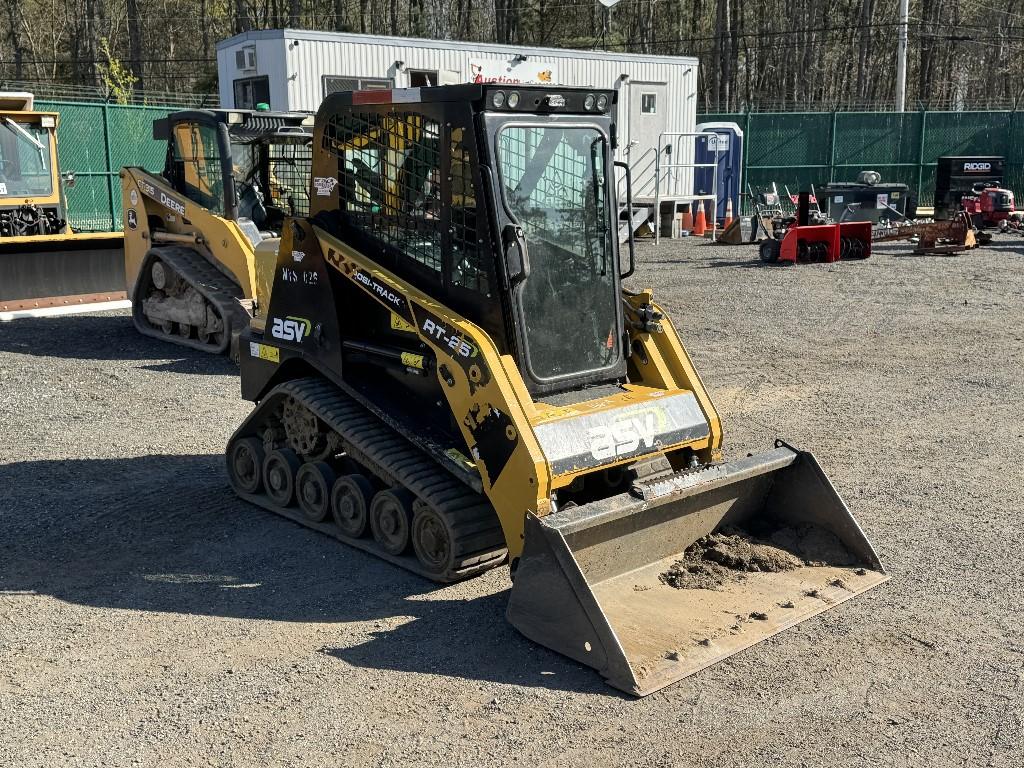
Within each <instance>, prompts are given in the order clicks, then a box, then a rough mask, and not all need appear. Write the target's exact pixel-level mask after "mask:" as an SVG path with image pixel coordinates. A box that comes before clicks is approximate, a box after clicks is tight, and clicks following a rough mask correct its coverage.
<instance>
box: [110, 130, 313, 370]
mask: <svg viewBox="0 0 1024 768" xmlns="http://www.w3.org/2000/svg"><path fill="white" fill-rule="evenodd" d="M312 124H313V116H312V115H310V114H306V113H299V112H265V111H246V110H188V111H184V112H175V113H173V114H171V115H168V116H167V117H166V118H163V119H160V120H156V121H154V123H153V138H154V139H156V140H158V141H166V142H167V160H166V163H165V166H164V171H163V175H161V176H156V175H154V174H151V173H148V172H147V171H145V170H143V169H142V168H125V169H123V170H122V171H121V188H122V204H123V210H124V218H125V222H124V235H125V249H124V262H125V274H126V279H127V285H128V293H129V296H130V297H131V299H132V303H133V310H132V317H133V319H134V322H135V326H136V328H138V329H139V331H141V332H142V333H144V334H147V335H149V336H156V337H158V338H165V339H169V340H171V341H176V342H178V343H179V344H184V345H186V346H190V347H194V348H196V349H203V350H207V351H210V352H226V351H228V350H229V349H230V347H231V345H232V338H237V335H238V334H239V333H240V332H241V331H242V330H243V329H244V328H245V327H246V326H247V325H248V323H249V318H250V317H251V315H252V313H253V311H254V308H253V301H254V299H255V297H256V280H257V276H256V268H255V258H254V256H255V252H256V250H257V249H260V248H263V249H266V250H268V251H269V252H270V253H273V254H276V253H277V240H276V237H277V232H278V230H280V228H281V225H282V224H283V223H284V220H285V217H288V216H305V215H307V214H308V213H309V170H310V162H311V160H310V157H311V149H310V140H311V138H312Z"/></svg>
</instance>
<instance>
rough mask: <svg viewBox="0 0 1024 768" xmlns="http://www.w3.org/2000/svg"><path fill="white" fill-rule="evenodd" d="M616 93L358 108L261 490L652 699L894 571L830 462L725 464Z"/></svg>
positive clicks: (284, 269) (329, 141)
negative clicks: (495, 584)
mask: <svg viewBox="0 0 1024 768" xmlns="http://www.w3.org/2000/svg"><path fill="white" fill-rule="evenodd" d="M615 98H616V93H615V92H614V91H603V90H594V89H576V88H541V87H532V86H531V87H519V86H507V85H476V84H467V85H454V86H442V87H436V88H424V89H408V90H394V91H361V92H355V93H336V94H332V95H330V96H328V97H327V99H326V100H325V101H324V103H323V104H322V106H321V108H320V111H319V113H318V114H317V118H316V125H315V131H314V142H313V147H314V151H313V178H312V186H311V193H310V194H311V199H312V206H311V211H310V216H308V217H301V218H295V219H292V220H290V221H289V222H287V223H286V224H285V226H284V228H283V231H282V239H281V247H280V250H279V252H278V254H277V256H276V258H273V259H272V261H270V262H269V263H264V261H263V259H264V258H265V257H266V258H271V257H268V256H266V254H263V253H261V254H260V255H259V257H258V258H259V260H260V265H261V270H260V271H261V273H263V274H268V275H269V274H270V273H272V274H273V280H272V281H271V280H269V279H268V280H264V281H260V282H259V285H260V286H261V290H267V289H269V290H270V291H271V292H270V295H263V294H261V295H259V296H258V302H259V306H260V307H261V308H262V310H261V314H260V316H259V317H258V318H254V320H253V322H252V324H251V325H250V329H249V330H248V331H247V332H246V333H244V334H243V335H242V340H241V341H242V343H241V345H240V352H241V375H242V394H243V396H244V397H245V398H247V399H249V400H252V401H254V402H255V403H257V405H256V408H255V409H254V410H253V412H252V414H251V415H250V416H249V417H248V418H247V419H246V421H245V422H244V423H243V424H242V425H241V427H239V429H238V430H237V431H236V433H235V434H234V435H233V436H232V438H231V440H230V442H229V443H228V446H227V456H226V459H227V470H228V473H229V476H230V480H231V483H232V485H233V487H234V489H235V490H236V492H237V493H238V494H239V495H240V496H241V497H242V498H244V499H248V500H250V501H252V502H254V503H256V504H259V505H261V506H263V507H265V508H266V509H269V510H271V511H273V512H275V513H278V514H280V515H284V516H285V517H288V518H290V519H292V520H295V521H298V522H300V523H302V524H304V525H307V526H309V527H311V528H314V529H316V530H318V531H322V532H324V533H326V534H328V535H331V536H334V537H336V538H338V539H340V540H341V541H343V542H346V543H348V544H350V545H352V546H354V547H358V548H360V549H362V550H365V551H367V552H371V553H373V554H375V555H377V556H379V557H381V558H383V559H385V560H387V561H389V562H391V563H394V564H395V565H398V566H401V567H404V568H407V569H409V570H411V571H414V572H416V573H418V574H422V575H423V576H425V577H427V578H429V579H432V580H435V581H438V582H449V581H453V580H458V579H463V578H466V577H469V576H473V575H476V574H479V573H481V572H482V571H485V570H487V569H489V568H493V567H495V566H497V565H500V564H502V563H504V562H508V564H509V566H510V571H511V575H512V578H513V587H512V592H511V598H510V601H509V605H508V618H509V621H511V623H512V624H513V625H514V626H515V627H516V628H517V629H518V630H519V631H520V632H522V633H523V634H524V635H526V636H527V637H529V638H531V639H532V640H534V641H536V642H538V643H540V644H542V645H545V646H548V647H550V648H553V649H555V650H557V651H560V652H561V653H563V654H565V655H566V656H569V657H571V658H573V659H576V660H578V661H580V662H582V663H584V664H588V665H590V666H592V667H594V668H596V669H597V670H599V671H600V673H601V674H602V675H603V676H604V677H605V678H606V679H607V680H608V682H609V683H611V684H612V685H614V686H616V687H617V688H620V689H622V690H624V691H628V692H630V693H632V694H635V695H645V694H648V693H650V692H652V691H654V690H657V689H658V688H661V687H662V686H664V685H667V684H669V683H671V682H673V681H674V680H678V679H679V678H681V677H684V676H686V675H689V674H691V673H693V672H696V671H697V670H700V669H702V668H703V667H706V666H708V665H709V664H712V663H714V662H716V661H718V660H720V659H722V658H725V657H727V656H729V655H730V654H733V653H736V652H737V651H739V650H741V649H743V648H746V647H748V646H750V645H752V644H753V643H756V642H758V641H760V640H763V639H764V638H766V637H769V636H771V635H773V634H775V633H776V632H779V631H781V630H783V629H785V628H787V627H790V626H792V625H793V624H796V623H798V622H800V621H803V620H804V619H807V618H809V617H811V616H813V615H815V614H817V613H820V612H821V611H824V610H827V609H829V608H832V607H834V606H835V605H837V604H839V603H841V602H843V601H844V600H846V599H847V598H850V597H853V596H854V595H856V594H858V593H860V592H863V591H864V590H866V589H868V588H870V587H872V586H875V585H876V584H879V583H880V582H882V581H884V580H885V579H886V578H887V577H886V574H885V572H884V570H883V568H882V566H881V564H880V562H879V560H878V557H877V556H876V555H875V553H874V551H873V550H872V547H871V545H870V543H869V542H868V540H867V538H866V537H865V536H864V534H863V533H862V531H861V529H860V528H859V527H858V525H857V522H856V521H855V520H854V518H853V517H852V516H851V514H850V512H849V510H847V508H846V506H845V505H844V504H843V502H842V500H841V499H840V498H839V496H838V494H837V493H836V491H835V489H834V488H833V487H832V485H831V483H830V482H829V480H828V478H827V477H826V476H825V474H824V473H823V472H822V470H821V469H820V468H819V466H818V464H817V462H816V461H815V460H814V457H813V456H811V454H810V453H806V452H803V451H799V450H796V449H794V448H791V447H789V446H788V445H785V444H784V443H781V442H779V443H777V445H776V446H775V447H774V449H772V450H769V451H768V452H766V453H763V454H760V455H756V456H747V457H744V458H739V459H736V460H732V461H728V462H723V461H722V458H721V452H720V449H721V443H722V428H721V424H720V421H719V416H718V413H717V411H716V410H715V407H714V405H713V403H712V402H711V398H710V397H708V393H707V391H706V390H705V388H704V385H703V384H702V383H701V380H700V377H699V376H698V375H697V372H696V371H695V370H694V367H693V364H692V362H691V361H690V358H689V356H688V355H687V353H686V351H685V350H684V348H683V346H682V344H681V342H680V339H679V336H678V335H677V333H676V330H675V328H674V327H673V324H672V322H671V321H670V320H669V318H668V317H667V316H666V314H665V312H664V311H663V310H662V309H661V307H659V305H658V304H657V303H656V302H655V300H654V296H653V294H652V292H651V291H650V290H642V291H631V290H627V289H626V288H625V287H623V285H622V279H623V278H624V277H628V276H629V275H630V274H631V272H632V271H633V261H634V253H633V243H632V241H629V243H628V253H625V254H623V255H622V257H621V261H620V254H619V246H618V237H617V225H618V219H619V205H618V202H617V200H616V196H615V194H616V170H619V171H620V172H621V173H623V174H624V177H623V181H624V182H625V189H626V190H627V195H626V196H627V200H626V210H629V207H628V206H629V205H630V203H631V201H630V200H629V197H630V195H629V192H628V190H629V174H628V168H626V167H625V166H624V164H620V163H613V159H612V158H613V151H614V146H615V135H616V134H615V125H614V121H613V118H612V115H613V114H614V103H615Z"/></svg>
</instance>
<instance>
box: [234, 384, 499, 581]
mask: <svg viewBox="0 0 1024 768" xmlns="http://www.w3.org/2000/svg"><path fill="white" fill-rule="evenodd" d="M225 458H226V460H227V470H228V476H229V478H230V479H231V485H232V487H233V488H234V489H235V492H236V493H238V494H239V495H240V496H241V497H242V498H244V499H246V500H248V501H251V502H253V503H255V504H259V505H260V506H262V507H264V508H266V509H269V510H271V511H272V512H275V513H277V514H279V515H281V516H283V517H286V518H288V519H289V520H293V521H295V522H297V523H300V524H301V525H304V526H306V527H308V528H312V529H314V530H316V531H319V532H320V533H324V534H327V535H328V536H333V537H334V538H337V539H339V540H341V541H343V542H345V543H346V544H349V545H351V546H353V547H356V548H358V549H361V550H363V551H364V552H370V553H372V554H373V555H375V556H377V557H379V558H381V559H383V560H386V561H388V562H390V563H394V564H395V565H398V566H401V567H402V568H405V569H407V570H409V571H412V572H413V573H418V574H420V575H421V576H424V577H426V578H428V579H431V580H433V581H438V582H443V583H447V582H453V581H459V580H461V579H465V578H469V577H470V576H475V575H477V574H479V573H483V572H484V571H487V570H490V569H491V568H494V567H495V566H498V565H500V564H501V563H503V562H505V560H506V557H507V555H508V550H507V549H506V548H505V537H504V534H503V533H502V530H501V525H500V523H499V522H498V518H497V515H496V514H495V513H494V508H493V507H492V506H491V504H490V502H489V501H488V500H487V497H486V496H484V495H483V494H481V493H480V492H479V491H476V490H474V489H472V488H470V487H468V485H467V484H465V483H464V482H463V481H462V480H460V479H458V478H456V477H455V476H453V475H451V474H449V472H448V471H447V470H446V469H445V468H444V467H443V466H442V465H441V464H439V463H435V462H434V460H433V459H431V458H430V456H429V455H428V454H427V453H426V452H424V451H423V450H421V449H420V448H419V447H417V446H416V445H414V444H412V443H410V442H408V441H407V440H406V439H405V438H404V437H402V436H400V435H399V434H398V433H396V432H395V431H394V430H392V429H391V428H390V427H389V426H388V425H386V424H385V423H383V422H382V421H381V420H380V419H379V418H378V417H377V416H376V415H374V414H372V413H370V412H369V411H368V410H367V409H366V408H365V407H364V406H363V405H361V404H360V403H358V402H357V401H355V400H354V399H353V398H351V397H350V396H349V395H348V394H346V393H345V392H344V391H342V390H341V389H339V387H338V386H336V385H334V384H331V383H329V382H327V381H325V380H323V379H320V378H303V379H295V380H292V381H287V382H284V383H282V384H279V385H277V386H276V387H274V388H273V389H272V390H271V391H270V392H269V393H267V394H266V396H264V397H263V398H262V400H261V401H260V403H259V405H258V406H257V407H256V410H255V411H253V413H252V415H251V416H250V417H249V419H248V420H247V421H246V422H245V423H244V424H243V425H242V426H241V427H239V429H238V431H237V432H236V433H235V435H234V436H233V437H232V438H231V440H230V442H229V443H228V447H227V451H226V456H225ZM414 529H415V535H414V533H413V531H414ZM371 534H372V535H371ZM414 538H415V541H413V539H414ZM410 544H412V546H410Z"/></svg>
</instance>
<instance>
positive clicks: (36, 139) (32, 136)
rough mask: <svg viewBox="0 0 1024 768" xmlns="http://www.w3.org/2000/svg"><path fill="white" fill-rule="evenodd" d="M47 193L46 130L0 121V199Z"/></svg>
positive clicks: (49, 187)
mask: <svg viewBox="0 0 1024 768" xmlns="http://www.w3.org/2000/svg"><path fill="white" fill-rule="evenodd" d="M51 194H53V176H52V174H51V172H50V131H49V130H48V129H46V128H40V127H39V126H38V125H32V124H31V123H18V122H15V121H14V120H12V119H11V118H9V117H4V118H0V197H4V196H6V197H41V196H45V195H51Z"/></svg>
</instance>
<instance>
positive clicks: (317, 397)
mask: <svg viewBox="0 0 1024 768" xmlns="http://www.w3.org/2000/svg"><path fill="white" fill-rule="evenodd" d="M289 396H291V397H294V398H295V399H296V400H298V401H299V402H301V403H302V404H303V405H305V406H306V407H307V408H309V410H310V411H312V412H313V413H315V414H316V415H317V416H318V417H319V418H320V419H321V420H322V421H323V422H324V423H325V424H326V425H327V426H328V427H329V428H331V429H333V430H334V431H335V432H336V433H337V434H338V435H339V437H340V438H341V449H342V450H344V452H345V453H346V454H347V455H348V456H349V458H351V459H353V460H354V461H356V462H357V463H358V464H360V465H361V466H362V467H363V468H364V470H365V471H366V472H367V473H368V474H370V475H374V476H376V477H377V478H379V479H380V481H381V482H382V483H384V485H386V486H388V487H394V486H400V487H403V488H408V489H409V490H410V491H411V492H412V493H413V494H414V495H415V496H416V501H415V504H416V505H417V508H418V505H426V506H428V507H430V508H431V509H433V510H434V511H435V512H436V513H437V514H439V515H440V516H441V517H443V518H444V519H445V520H446V521H447V523H448V524H449V525H450V527H451V530H452V531H453V532H454V541H453V552H454V558H453V566H452V567H451V568H449V569H448V570H447V571H446V572H444V573H433V572H430V571H427V570H426V569H425V568H424V567H423V566H422V564H421V563H420V561H419V560H418V559H417V558H416V556H415V555H413V554H406V555H401V556H397V557H396V556H394V555H391V554H389V553H387V552H385V551H384V550H383V549H382V548H381V547H380V545H378V544H377V542H376V541H374V540H373V538H371V537H370V536H366V537H362V538H351V537H349V536H346V535H345V534H344V533H342V532H341V531H340V530H339V529H338V527H337V526H336V525H335V524H334V521H333V520H327V521H324V522H322V523H314V522H311V521H310V520H309V519H308V518H307V517H306V516H305V515H304V514H303V513H302V510H301V509H299V507H298V505H297V504H293V505H292V506H289V507H278V506H276V505H275V504H274V503H273V502H271V501H270V499H268V498H267V496H266V495H265V494H263V493H258V494H252V493H246V492H244V491H243V490H241V489H239V488H238V487H237V486H236V487H235V493H237V494H238V495H239V496H240V497H242V498H243V499H245V500H246V501H251V502H253V503H254V504H259V505H260V506H261V507H263V508H264V509H269V510H270V511H271V512H276V513H277V514H279V515H282V516H284V517H287V518H288V519H289V520H294V521H295V522H297V523H301V524H302V525H304V526H306V527H307V528H312V529H314V530H317V531H320V532H321V533H326V534H328V535H330V536H333V537H335V538H336V539H338V540H340V541H343V542H345V543H346V544H350V545H352V546H353V547H357V548H359V549H361V550H363V551H365V552H370V553H372V554H374V555H376V556H377V557H380V558H381V559H383V560H387V561H388V562H391V563H394V564H395V565H399V566H401V567H402V568H405V569H407V570H409V571H412V572H414V573H417V574H419V575H421V576H424V577H426V578H428V579H430V580H432V581H438V582H452V581H460V580H462V579H467V578H470V577H472V576H476V575H478V574H480V573H483V572H484V571H487V570H490V569H491V568H494V567H495V566H497V565H500V564H501V563H502V562H504V561H505V558H506V556H507V554H508V552H507V550H506V548H505V538H504V534H503V533H502V530H501V525H500V523H499V522H498V516H497V514H496V513H495V511H494V508H493V507H492V506H491V503H490V501H488V499H487V497H486V496H484V495H482V494H480V493H477V492H476V491H474V490H473V489H471V488H469V487H468V486H466V485H465V484H464V483H463V482H461V481H460V480H458V479H457V478H456V477H454V476H453V475H451V474H450V473H449V472H448V471H447V470H446V469H444V467H443V466H442V465H441V464H439V463H438V462H437V461H436V460H434V459H433V458H431V457H430V456H429V455H427V454H426V453H424V452H423V451H422V450H421V449H420V448H418V447H417V446H415V445H413V444H412V443H410V442H409V441H408V440H406V439H405V438H404V437H402V436H401V435H399V434H398V433H397V432H395V431H394V430H393V429H392V428H391V427H389V426H388V425H386V424H385V423H384V422H383V421H381V420H380V419H379V418H378V417H377V416H375V415H374V414H372V413H370V412H369V411H368V410H367V409H366V408H365V407H363V406H362V405H360V404H359V403H358V402H356V401H355V400H354V399H352V398H351V397H349V396H348V395H346V394H345V393H344V392H342V391H340V390H339V389H338V388H337V387H335V386H334V385H332V384H330V383H329V382H328V381H326V380H324V379H320V378H304V379H295V380H293V381H288V382H285V383H284V384H280V385H278V386H277V387H274V389H272V390H271V391H270V392H269V393H268V394H267V396H266V397H265V398H264V399H263V401H262V402H260V404H259V405H258V406H257V407H256V409H255V410H254V411H253V412H252V414H251V415H250V416H249V418H248V419H246V421H245V423H243V424H242V426H241V427H239V428H238V430H237V431H236V432H235V434H234V435H233V436H232V437H231V441H230V442H229V443H228V450H227V455H229V456H230V452H231V446H232V445H233V444H234V442H235V441H237V440H241V439H244V438H246V437H259V436H261V435H262V433H263V430H264V429H265V428H266V426H268V423H269V422H270V420H271V419H272V418H273V415H274V414H275V413H276V411H277V405H278V404H279V403H280V402H281V401H282V400H283V399H284V398H285V397H289ZM228 476H229V477H232V474H231V472H230V468H229V471H228Z"/></svg>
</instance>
